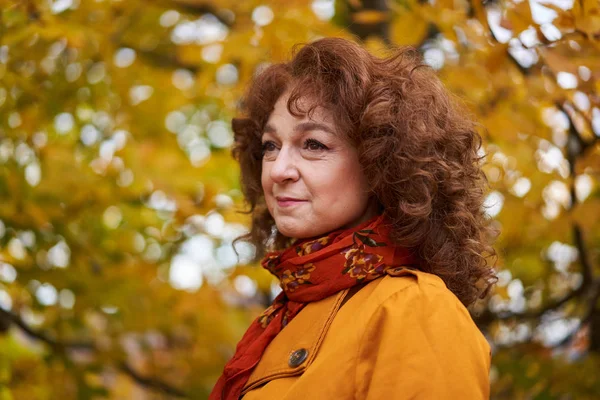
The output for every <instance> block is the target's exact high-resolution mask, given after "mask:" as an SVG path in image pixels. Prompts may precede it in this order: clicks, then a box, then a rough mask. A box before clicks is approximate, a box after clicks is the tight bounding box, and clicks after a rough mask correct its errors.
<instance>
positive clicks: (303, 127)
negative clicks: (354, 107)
mask: <svg viewBox="0 0 600 400" xmlns="http://www.w3.org/2000/svg"><path fill="white" fill-rule="evenodd" d="M316 130H319V131H324V132H327V133H330V134H332V135H335V132H334V131H333V130H332V129H331V128H330V127H328V126H327V125H324V124H320V123H318V122H310V121H307V122H301V123H299V124H298V125H296V126H295V127H294V132H306V131H316ZM263 133H273V134H277V130H276V129H275V127H274V126H272V125H270V124H266V125H265V129H264V130H263Z"/></svg>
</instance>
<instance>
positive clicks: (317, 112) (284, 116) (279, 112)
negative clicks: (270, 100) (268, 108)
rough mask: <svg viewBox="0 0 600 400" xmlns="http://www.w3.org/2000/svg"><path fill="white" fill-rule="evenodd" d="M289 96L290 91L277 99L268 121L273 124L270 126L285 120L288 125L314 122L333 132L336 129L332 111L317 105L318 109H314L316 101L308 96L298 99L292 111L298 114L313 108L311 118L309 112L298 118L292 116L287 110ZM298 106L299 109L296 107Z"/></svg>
mask: <svg viewBox="0 0 600 400" xmlns="http://www.w3.org/2000/svg"><path fill="white" fill-rule="evenodd" d="M289 96H290V92H289V91H288V92H285V93H284V94H283V95H281V96H280V97H279V99H277V102H276V103H275V105H274V107H273V111H272V112H271V114H270V115H269V119H268V121H267V122H268V123H271V124H270V125H272V123H273V122H276V121H278V120H285V122H286V123H301V122H306V121H313V122H319V123H323V124H326V125H328V126H329V127H331V128H332V130H334V129H333V128H334V127H335V123H334V119H333V115H332V113H331V111H329V110H328V109H327V108H325V107H323V106H320V105H316V107H314V108H313V106H315V101H314V100H312V99H310V98H307V97H306V96H303V97H301V98H299V99H298V101H297V103H296V104H294V103H292V105H291V106H292V107H291V108H292V110H293V111H294V112H296V111H299V110H301V111H308V110H309V109H311V108H313V109H312V110H311V113H310V116H309V115H308V113H307V112H304V113H303V115H301V116H298V117H297V116H295V115H293V114H291V113H290V111H289V110H288V108H287V102H288V99H289ZM296 105H297V106H298V107H295V106H296ZM298 109H299V110H298Z"/></svg>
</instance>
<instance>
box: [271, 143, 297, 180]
mask: <svg viewBox="0 0 600 400" xmlns="http://www.w3.org/2000/svg"><path fill="white" fill-rule="evenodd" d="M270 176H271V179H272V180H273V182H277V183H283V182H285V181H287V180H291V181H292V182H293V181H296V180H298V178H299V177H300V173H299V172H298V168H297V165H296V160H295V157H294V154H292V153H291V152H290V151H289V149H287V150H286V149H284V148H282V149H281V150H279V152H278V154H277V158H276V159H275V161H274V162H273V163H272V165H271V172H270Z"/></svg>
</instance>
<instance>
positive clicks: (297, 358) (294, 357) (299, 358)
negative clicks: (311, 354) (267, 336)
mask: <svg viewBox="0 0 600 400" xmlns="http://www.w3.org/2000/svg"><path fill="white" fill-rule="evenodd" d="M306 357H308V350H306V349H304V348H302V349H298V350H295V351H293V352H292V354H291V355H290V359H289V360H288V364H289V366H290V367H292V368H296V367H297V366H298V365H300V364H302V363H303V362H304V360H306Z"/></svg>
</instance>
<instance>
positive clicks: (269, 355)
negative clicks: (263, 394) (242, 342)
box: [241, 289, 349, 395]
mask: <svg viewBox="0 0 600 400" xmlns="http://www.w3.org/2000/svg"><path fill="white" fill-rule="evenodd" d="M348 290H349V289H344V290H342V291H340V292H338V293H336V294H334V295H331V296H329V297H326V298H324V299H322V300H319V301H315V302H312V303H309V304H307V305H306V306H305V307H304V308H303V309H302V311H301V312H299V313H298V315H296V316H295V317H294V318H293V319H292V320H291V321H290V323H289V324H288V325H287V326H286V327H285V328H283V329H282V330H281V331H280V332H279V334H278V335H277V336H276V337H275V338H274V339H273V341H272V342H271V343H269V345H268V346H267V348H266V349H265V351H264V353H263V355H262V357H261V360H260V362H259V363H258V365H257V366H256V368H255V369H254V371H253V372H252V374H251V375H250V377H249V378H248V381H247V382H246V384H245V385H244V388H243V389H242V393H241V395H244V394H245V393H246V392H248V391H249V390H252V389H254V388H256V387H257V386H260V385H262V384H263V383H266V382H268V381H270V380H272V379H275V378H280V377H285V376H293V375H299V374H301V373H302V372H304V370H305V369H306V368H307V367H308V366H309V365H310V364H311V363H312V361H313V360H314V358H315V356H316V354H317V352H318V350H319V346H320V345H321V343H322V342H323V338H324V337H325V334H326V333H327V330H328V329H329V327H330V326H331V322H332V321H333V318H334V317H335V315H336V313H337V311H338V310H339V308H340V307H341V305H342V302H343V300H344V298H345V297H346V294H347V293H348ZM301 349H305V350H306V351H307V353H308V355H307V356H306V359H305V361H304V362H302V363H301V364H300V365H298V366H296V367H292V366H290V364H289V361H290V357H291V356H292V354H293V353H294V352H296V351H297V350H301Z"/></svg>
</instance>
